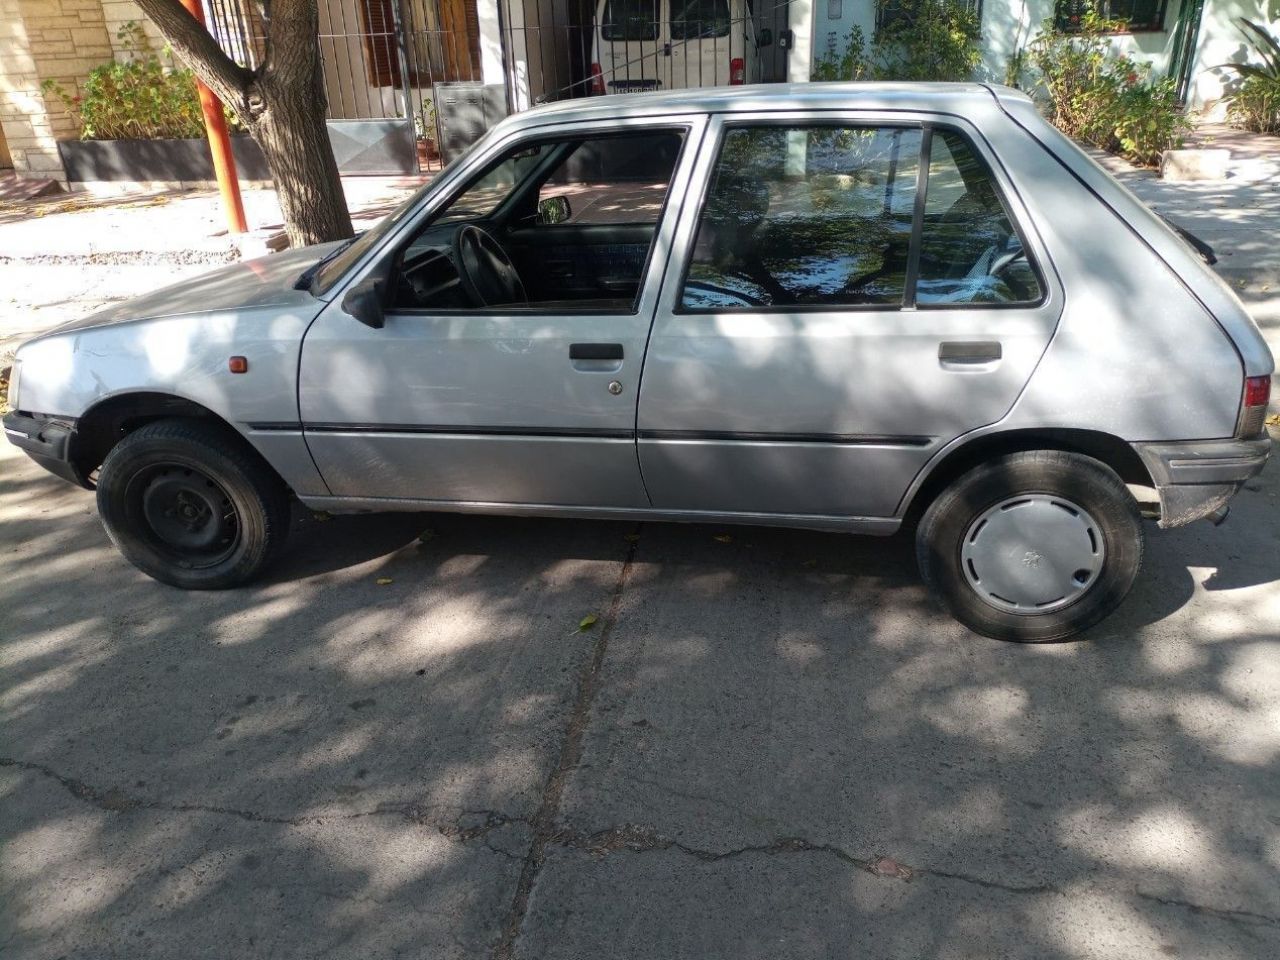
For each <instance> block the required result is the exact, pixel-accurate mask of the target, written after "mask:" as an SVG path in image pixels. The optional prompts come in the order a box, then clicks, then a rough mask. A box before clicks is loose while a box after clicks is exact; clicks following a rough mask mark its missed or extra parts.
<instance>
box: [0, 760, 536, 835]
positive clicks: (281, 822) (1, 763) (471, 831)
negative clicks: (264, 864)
mask: <svg viewBox="0 0 1280 960" xmlns="http://www.w3.org/2000/svg"><path fill="white" fill-rule="evenodd" d="M2 767H11V768H14V769H17V770H26V771H29V772H31V773H38V774H40V775H41V776H44V777H47V778H48V779H50V780H53V781H55V782H56V783H59V784H61V785H62V787H63V788H64V789H65V790H66V791H67V792H68V793H70V794H71V795H72V796H73V797H75V798H76V799H77V800H81V801H83V802H85V803H88V804H90V805H91V806H94V807H97V808H98V809H99V810H105V811H107V812H109V813H129V812H131V811H134V810H151V811H159V812H161V813H210V814H215V815H217V816H225V817H235V818H237V819H240V820H245V821H248V822H249V823H263V824H269V825H274V826H288V827H300V826H308V825H310V826H317V825H322V824H326V823H334V822H342V821H350V820H361V819H367V818H369V817H401V818H403V819H404V820H407V821H408V822H410V823H413V824H417V825H419V826H424V827H429V828H430V829H433V830H435V831H437V832H438V833H439V834H440V835H441V836H443V837H446V838H448V839H450V840H455V841H457V842H459V843H469V842H472V841H475V840H481V841H483V842H484V846H486V847H488V848H489V849H490V850H492V851H493V852H494V853H499V854H501V855H502V856H504V857H509V858H511V859H515V860H521V859H523V857H522V856H521V855H519V854H514V853H512V852H511V851H509V850H503V849H502V848H500V847H495V846H493V845H492V844H491V843H489V842H488V839H487V838H488V835H489V833H490V832H492V831H494V830H497V829H499V828H501V827H505V826H510V825H512V824H525V825H529V820H528V818H526V817H514V816H510V815H508V814H505V813H500V812H498V811H496V810H462V811H459V812H458V814H457V816H455V817H454V818H453V819H452V820H442V819H441V818H440V817H439V816H438V814H437V813H435V812H434V811H433V808H431V807H427V806H424V805H422V804H415V803H381V804H379V805H378V806H376V807H374V808H373V809H371V810H360V811H356V812H354V813H342V814H334V815H331V816H325V815H320V816H311V817H274V816H270V815H269V814H263V813H257V812H256V811H253V810H241V809H238V808H236V807H221V806H214V805H211V804H203V803H166V802H164V801H161V800H149V799H146V798H143V797H135V796H131V795H129V794H126V793H125V792H124V791H122V790H118V789H115V788H114V787H113V788H111V789H108V790H102V789H100V788H98V787H94V786H92V785H90V784H88V783H85V782H84V781H83V780H79V779H77V778H75V777H69V776H66V775H65V774H61V773H58V772H57V771H56V770H53V769H52V768H50V767H47V766H45V765H44V764H41V763H32V762H30V761H28V760H18V759H15V758H13V757H0V768H2ZM470 817H479V818H483V819H482V820H481V822H479V823H475V824H470V825H467V826H464V825H463V821H464V820H466V819H467V818H470Z"/></svg>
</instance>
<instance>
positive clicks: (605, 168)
mask: <svg viewBox="0 0 1280 960" xmlns="http://www.w3.org/2000/svg"><path fill="white" fill-rule="evenodd" d="M680 143H681V136H680V134H678V133H674V132H662V133H652V134H644V135H639V136H629V137H610V138H604V139H599V140H586V141H583V142H582V143H581V144H580V145H579V146H578V148H577V149H576V150H574V151H573V152H572V153H571V154H569V155H568V156H567V157H566V158H565V159H564V161H563V162H562V163H561V164H560V165H559V166H558V167H556V169H555V170H554V171H552V173H551V176H550V177H549V178H548V179H547V181H546V182H545V183H544V184H543V185H542V187H541V189H540V190H539V191H538V202H539V203H542V202H544V201H547V200H551V199H554V198H557V197H560V198H563V199H564V200H565V201H567V205H566V206H567V214H568V216H567V218H565V219H562V220H557V221H556V222H557V223H567V224H604V223H646V224H654V223H657V222H658V216H659V214H661V213H662V203H663V201H664V200H665V199H666V195H667V183H668V182H669V181H670V180H671V174H672V173H673V172H674V171H675V168H676V160H677V159H679V156H680Z"/></svg>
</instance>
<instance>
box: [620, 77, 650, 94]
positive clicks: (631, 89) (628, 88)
mask: <svg viewBox="0 0 1280 960" xmlns="http://www.w3.org/2000/svg"><path fill="white" fill-rule="evenodd" d="M609 87H610V89H612V90H613V92H614V93H643V92H644V91H645V90H657V89H658V81H657V80H611V81H610V82H609Z"/></svg>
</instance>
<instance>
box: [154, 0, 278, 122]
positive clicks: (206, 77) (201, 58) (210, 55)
mask: <svg viewBox="0 0 1280 960" xmlns="http://www.w3.org/2000/svg"><path fill="white" fill-rule="evenodd" d="M138 6H139V7H141V8H142V12H143V13H145V14H146V15H147V16H148V17H150V18H151V22H152V23H154V24H155V25H156V28H157V29H158V30H159V31H160V33H161V35H162V36H163V37H164V38H165V40H166V41H167V42H168V44H169V46H171V47H172V48H173V52H174V53H176V54H177V55H178V56H179V57H180V58H181V59H182V61H183V62H184V63H185V64H186V65H187V66H188V67H190V68H191V70H192V71H193V72H194V73H195V75H196V76H197V77H199V78H200V79H201V80H203V81H204V83H205V86H207V87H208V88H209V89H210V90H212V91H213V92H214V94H215V95H216V96H217V97H218V99H219V100H221V101H222V102H223V103H224V104H226V105H227V106H229V107H231V108H232V109H233V110H235V111H236V112H237V113H239V114H241V116H242V117H243V118H244V119H248V118H249V116H250V114H251V112H252V111H251V109H250V105H249V100H250V92H251V88H252V86H253V82H254V75H253V72H252V71H251V70H247V69H246V68H244V67H242V66H240V65H239V64H238V63H236V62H235V61H234V60H232V59H231V58H230V57H228V56H227V55H226V54H225V53H223V51H222V48H221V47H219V46H218V42H217V41H216V40H214V39H213V35H212V34H210V33H209V31H208V30H206V29H205V28H204V27H203V26H202V25H201V24H200V22H199V21H197V20H196V18H195V17H193V16H192V15H191V14H190V13H188V12H187V10H186V8H185V7H183V6H182V4H181V3H180V2H179V0H138Z"/></svg>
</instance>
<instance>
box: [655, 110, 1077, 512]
mask: <svg viewBox="0 0 1280 960" xmlns="http://www.w3.org/2000/svg"><path fill="white" fill-rule="evenodd" d="M695 182H696V183H697V184H700V185H701V187H700V189H701V192H702V195H703V198H702V202H701V203H700V204H698V205H693V204H686V209H685V214H684V217H683V218H682V224H681V229H680V231H679V237H680V240H679V242H678V243H677V245H676V247H675V249H674V250H673V264H672V266H671V267H670V268H669V270H668V273H667V284H666V287H665V289H664V293H663V298H662V300H661V302H660V305H659V309H658V313H657V315H656V317H655V320H654V328H653V333H652V335H651V337H650V342H649V347H648V353H647V359H646V364H645V372H644V385H643V389H642V392H641V396H640V404H639V410H638V420H637V427H638V434H637V435H638V443H639V455H640V463H641V467H642V470H643V473H644V478H645V483H646V485H647V488H648V491H649V494H650V497H651V499H652V501H653V505H654V506H655V507H657V508H661V509H669V510H690V511H710V512H722V511H734V512H747V513H763V514H786V515H795V516H830V517H842V518H847V517H890V516H892V515H893V514H894V513H895V511H896V510H897V508H898V505H899V501H900V499H901V497H902V495H903V493H904V491H905V490H906V488H907V486H908V484H909V483H910V481H911V479H912V478H913V477H914V476H915V474H916V473H917V471H918V470H919V469H920V468H921V466H923V464H924V463H925V462H926V461H927V460H928V459H929V457H931V456H932V455H933V454H934V453H935V452H936V451H937V450H938V449H939V448H940V447H942V446H943V445H945V444H946V443H947V442H949V441H950V440H952V439H954V438H955V437H957V436H959V435H960V434H962V433H965V432H966V431H969V430H972V429H974V428H976V427H980V426H983V425H985V424H989V423H992V422H994V421H996V420H998V419H1000V418H1001V417H1002V416H1003V415H1004V414H1005V413H1006V412H1007V411H1008V410H1009V408H1010V407H1011V406H1012V404H1013V402H1014V400H1015V399H1016V398H1017V396H1018V394H1019V392H1020V391H1021V390H1022V388H1023V386H1024V384H1025V383H1026V381H1027V379H1028V378H1029V376H1030V374H1031V372H1032V370H1033V368H1034V367H1035V364H1036V362H1037V360H1038V359H1039V357H1040V355H1041V354H1042V353H1043V352H1044V349H1045V347H1046V346H1047V344H1048V342H1049V339H1050V337H1051V336H1052V333H1053V330H1054V327H1055V325H1056V321H1057V317H1058V316H1059V314H1060V311H1061V288H1060V286H1059V285H1058V282H1057V280H1056V278H1055V277H1054V275H1053V272H1052V270H1051V269H1049V264H1048V259H1047V257H1046V256H1045V254H1044V251H1043V248H1042V246H1041V244H1040V242H1039V240H1038V238H1037V236H1036V234H1035V232H1034V230H1032V229H1031V227H1030V224H1029V223H1028V221H1027V218H1026V213H1025V210H1024V209H1023V208H1022V206H1021V204H1020V203H1019V202H1018V200H1017V197H1016V195H1015V194H1014V192H1013V191H1012V190H1011V188H1010V185H1009V184H1008V182H1007V181H1006V180H1005V179H1004V177H1003V174H1002V173H1001V171H1000V168H999V165H998V164H997V163H996V162H995V160H994V157H992V156H991V154H990V152H989V150H988V148H987V147H986V145H985V143H984V142H983V141H982V139H981V137H980V136H979V135H978V133H977V131H976V130H975V129H973V128H972V127H970V126H969V125H968V124H966V123H964V122H963V121H960V120H958V119H955V118H946V119H945V120H943V119H942V118H939V119H938V120H937V121H936V122H933V121H922V120H921V118H920V115H919V114H898V115H894V114H888V113H879V112H877V113H875V114H854V113H849V114H832V113H825V112H824V113H816V114H800V113H797V114H791V115H787V116H785V117H780V116H779V115H777V114H772V115H763V114H762V115H758V116H754V117H745V116H742V115H735V116H733V117H732V118H731V119H730V118H720V119H717V121H716V122H715V123H714V125H713V128H712V130H710V131H709V132H708V136H707V147H706V148H705V149H704V152H703V156H702V157H701V159H700V161H699V169H698V170H697V171H696V173H695Z"/></svg>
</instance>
